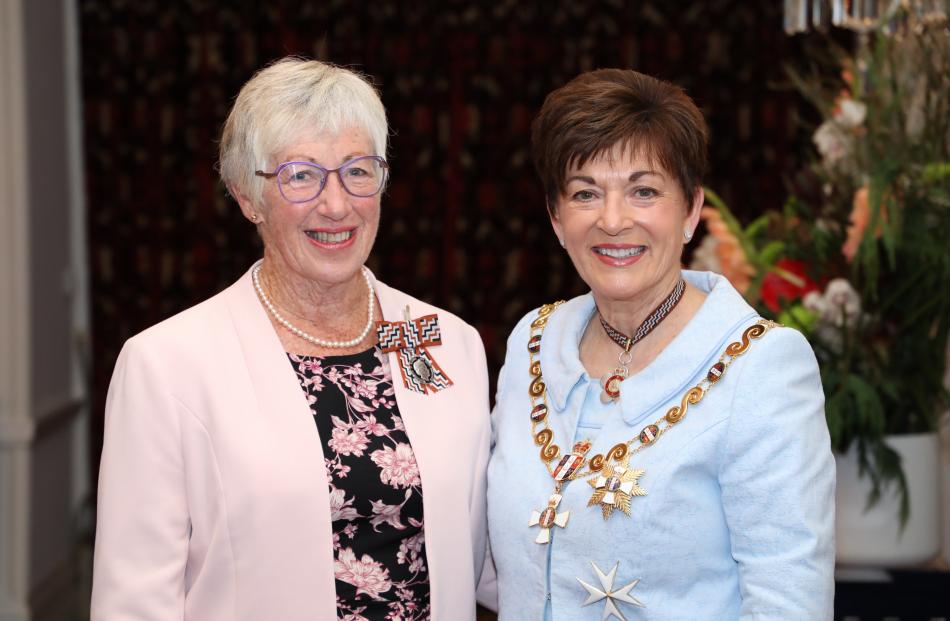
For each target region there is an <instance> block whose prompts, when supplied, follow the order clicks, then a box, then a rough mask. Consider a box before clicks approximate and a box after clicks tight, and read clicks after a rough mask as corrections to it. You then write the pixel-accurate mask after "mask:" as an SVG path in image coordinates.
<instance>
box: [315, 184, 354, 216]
mask: <svg viewBox="0 0 950 621" xmlns="http://www.w3.org/2000/svg"><path fill="white" fill-rule="evenodd" d="M349 197H350V195H349V194H348V193H347V191H346V189H345V188H344V187H343V182H342V181H341V180H340V176H339V174H332V173H331V174H330V176H329V177H328V178H327V182H326V186H324V188H323V191H322V192H320V196H318V197H317V209H318V210H319V211H320V213H321V214H323V215H325V216H326V217H328V218H330V219H332V220H342V219H343V218H345V217H346V215H347V214H348V213H349V211H350V201H349Z"/></svg>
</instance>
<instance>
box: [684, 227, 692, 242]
mask: <svg viewBox="0 0 950 621" xmlns="http://www.w3.org/2000/svg"><path fill="white" fill-rule="evenodd" d="M683 238H684V239H685V240H686V241H687V242H688V241H690V240H691V239H693V232H692V231H690V230H689V229H683Z"/></svg>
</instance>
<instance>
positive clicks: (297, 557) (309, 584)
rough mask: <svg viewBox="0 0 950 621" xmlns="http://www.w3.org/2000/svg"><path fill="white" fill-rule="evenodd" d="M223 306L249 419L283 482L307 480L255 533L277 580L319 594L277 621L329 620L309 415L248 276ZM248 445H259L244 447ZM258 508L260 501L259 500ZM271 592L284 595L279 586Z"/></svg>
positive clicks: (322, 492)
mask: <svg viewBox="0 0 950 621" xmlns="http://www.w3.org/2000/svg"><path fill="white" fill-rule="evenodd" d="M227 300H228V307H229V310H230V312H231V316H232V318H233V321H234V324H235V327H236V331H237V337H238V340H239V342H240V345H241V349H242V351H243V354H244V363H245V364H246V366H247V370H248V374H249V376H250V381H251V384H252V386H251V388H252V390H253V393H254V395H255V396H256V399H257V403H256V404H254V405H255V406H256V409H257V415H259V416H260V417H262V418H263V419H264V422H265V426H266V429H267V431H268V432H269V434H270V438H272V440H273V441H274V444H275V445H276V446H275V447H274V449H273V453H272V455H273V456H274V458H275V460H280V461H281V462H283V463H286V464H287V467H286V469H287V470H288V472H287V473H286V474H287V476H290V477H297V478H300V477H303V478H305V479H307V482H306V488H307V489H308V493H307V494H302V495H301V497H300V498H299V502H298V501H297V499H294V505H295V506H294V508H293V510H291V511H286V512H284V513H285V514H284V515H280V516H278V517H279V520H280V524H274V525H273V526H274V527H275V532H267V533H260V538H261V540H263V542H264V543H262V546H266V545H273V544H274V543H276V542H280V544H281V545H273V548H274V549H275V550H279V551H280V555H281V557H282V558H280V559H275V562H278V563H280V564H281V565H282V566H283V568H284V570H283V571H281V576H282V578H281V579H282V580H290V581H292V582H294V583H295V586H296V584H298V583H299V585H300V587H301V588H302V589H303V590H302V591H297V592H305V593H309V592H313V593H315V594H321V595H326V596H320V597H313V598H312V601H309V602H306V603H304V602H296V603H294V602H288V603H287V605H288V606H291V605H295V606H296V608H297V609H296V610H293V611H291V610H287V611H286V612H287V613H288V614H287V616H286V617H282V618H287V619H291V618H293V619H297V618H304V617H307V616H311V617H312V618H318V619H324V618H326V619H330V618H335V617H336V607H335V602H334V598H333V597H332V594H333V593H335V588H336V585H335V578H334V570H333V545H332V527H331V520H330V510H331V509H330V496H329V487H328V481H327V476H326V468H325V465H324V458H323V450H322V446H321V443H320V440H319V436H318V434H317V431H316V429H315V427H314V424H313V415H312V413H311V411H310V407H309V405H308V403H307V401H306V398H305V397H304V394H303V391H302V390H301V388H300V385H299V383H298V381H297V377H296V375H295V373H294V371H293V367H292V366H291V364H290V363H289V362H288V359H287V355H286V352H285V351H284V348H283V346H282V345H281V343H280V339H279V338H278V337H277V334H276V333H275V332H274V329H273V327H272V325H271V323H270V320H269V319H268V317H267V314H266V311H265V310H264V307H263V306H262V305H261V303H260V301H259V300H258V299H257V295H256V294H255V292H254V287H253V284H252V282H251V277H250V271H248V272H247V273H246V274H245V275H244V276H243V277H242V278H241V279H240V280H239V281H238V282H237V283H235V284H234V285H233V286H232V287H231V288H230V289H229V290H228V295H227ZM270 432H272V433H270ZM255 440H256V441H264V439H263V438H259V439H251V440H250V441H255ZM282 472H283V471H282ZM261 502H264V503H266V502H267V499H266V498H263V499H261ZM265 524H267V521H266V520H265ZM281 526H282V527H283V528H281ZM268 539H270V540H271V543H270V544H268V543H267V541H268ZM290 539H292V541H290ZM285 540H287V541H285ZM265 553H266V552H265ZM278 590H279V591H285V592H286V590H285V589H284V588H283V586H281V587H278ZM271 604H272V605H273V604H274V602H271ZM278 606H280V605H278Z"/></svg>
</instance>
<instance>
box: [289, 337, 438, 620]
mask: <svg viewBox="0 0 950 621" xmlns="http://www.w3.org/2000/svg"><path fill="white" fill-rule="evenodd" d="M288 357H289V358H290V362H291V364H292V365H293V367H294V370H295V371H296V373H297V379H298V380H299V381H300V386H301V387H302V388H303V390H304V393H305V394H306V396H307V401H308V402H309V403H310V410H311V412H312V413H313V420H314V422H315V423H316V425H317V431H318V433H319V435H320V442H321V443H322V444H323V454H324V457H325V462H326V469H327V478H328V479H329V482H330V511H331V520H332V522H333V558H334V561H335V563H334V570H335V574H336V604H337V617H338V618H339V619H344V620H346V621H363V620H364V619H365V620H368V621H375V620H377V619H378V620H386V621H415V620H417V619H428V618H429V572H428V569H427V566H426V554H425V539H424V530H423V519H422V481H421V479H420V478H419V469H418V467H417V466H416V459H415V456H414V454H413V451H412V446H410V444H409V438H408V436H407V435H406V430H405V428H404V427H403V424H402V418H401V417H400V416H399V410H398V408H397V406H396V398H395V396H394V394H393V383H392V375H391V373H390V369H389V363H388V361H387V359H386V355H385V354H383V353H381V352H380V351H379V349H378V348H377V347H373V348H371V349H368V350H366V351H363V352H360V353H358V354H350V355H342V356H322V357H315V356H297V355H294V354H288Z"/></svg>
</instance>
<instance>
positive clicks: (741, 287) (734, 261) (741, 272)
mask: <svg viewBox="0 0 950 621" xmlns="http://www.w3.org/2000/svg"><path fill="white" fill-rule="evenodd" d="M700 218H702V220H703V221H704V222H705V223H706V229H707V230H708V231H709V234H710V235H711V236H712V237H713V238H714V239H715V240H716V248H715V254H716V258H717V259H718V260H719V270H720V272H721V273H722V275H723V276H725V277H726V278H727V279H728V280H729V282H731V283H732V286H733V287H735V288H736V290H738V291H739V293H745V292H746V290H747V289H748V288H749V283H750V282H751V280H752V276H753V275H754V274H755V269H754V268H753V267H752V266H751V265H750V264H749V261H748V260H747V259H746V256H745V252H743V251H742V246H741V245H739V240H738V239H736V236H735V235H733V234H732V232H731V231H730V230H729V227H728V226H727V225H726V223H725V221H724V220H723V219H722V215H721V214H720V213H719V210H718V209H715V208H714V207H703V209H702V211H701V212H700Z"/></svg>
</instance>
